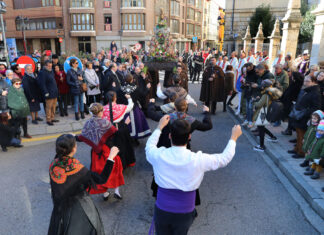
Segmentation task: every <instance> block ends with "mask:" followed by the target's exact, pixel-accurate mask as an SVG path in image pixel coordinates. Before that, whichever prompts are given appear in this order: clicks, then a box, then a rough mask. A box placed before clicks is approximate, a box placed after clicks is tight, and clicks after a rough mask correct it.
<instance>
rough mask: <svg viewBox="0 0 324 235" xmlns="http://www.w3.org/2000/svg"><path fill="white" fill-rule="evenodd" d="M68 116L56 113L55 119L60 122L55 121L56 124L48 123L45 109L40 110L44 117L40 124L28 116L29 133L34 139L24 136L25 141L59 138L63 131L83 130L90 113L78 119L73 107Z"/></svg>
mask: <svg viewBox="0 0 324 235" xmlns="http://www.w3.org/2000/svg"><path fill="white" fill-rule="evenodd" d="M68 113H69V116H68V117H61V116H60V115H59V114H57V113H56V114H55V119H57V120H59V122H56V123H54V126H49V125H47V124H46V117H45V113H44V112H43V111H41V112H39V117H40V118H42V119H43V121H42V122H38V125H35V124H32V122H31V117H28V134H29V135H31V136H32V137H33V138H32V139H25V138H23V143H24V144H26V143H31V142H38V141H43V140H48V139H54V138H57V136H58V135H59V134H63V133H78V132H80V131H81V130H82V128H83V126H84V124H85V122H86V121H87V120H88V119H89V118H90V115H86V118H85V119H83V120H82V119H80V121H76V120H75V117H74V111H73V109H72V108H71V109H69V110H68Z"/></svg>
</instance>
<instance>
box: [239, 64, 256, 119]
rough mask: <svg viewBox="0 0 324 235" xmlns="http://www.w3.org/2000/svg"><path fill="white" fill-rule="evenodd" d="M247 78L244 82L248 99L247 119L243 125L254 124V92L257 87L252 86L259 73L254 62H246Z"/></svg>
mask: <svg viewBox="0 0 324 235" xmlns="http://www.w3.org/2000/svg"><path fill="white" fill-rule="evenodd" d="M244 66H245V67H246V71H247V72H246V73H247V75H246V78H245V81H244V82H242V88H243V89H244V98H245V99H246V120H245V121H244V123H243V125H247V124H249V125H252V117H253V99H252V98H253V93H254V90H255V88H253V87H252V84H253V83H257V81H258V75H257V74H256V72H255V66H254V65H253V64H252V63H246V64H245V65H244Z"/></svg>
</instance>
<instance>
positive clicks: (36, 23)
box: [16, 18, 62, 31]
mask: <svg viewBox="0 0 324 235" xmlns="http://www.w3.org/2000/svg"><path fill="white" fill-rule="evenodd" d="M22 27H23V22H22V21H21V20H18V21H16V30H17V31H21V30H22ZM58 28H62V21H61V20H60V19H55V18H47V19H46V18H42V19H29V20H25V30H47V29H58Z"/></svg>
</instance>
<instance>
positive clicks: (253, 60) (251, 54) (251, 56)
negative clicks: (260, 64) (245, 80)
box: [246, 50, 256, 65]
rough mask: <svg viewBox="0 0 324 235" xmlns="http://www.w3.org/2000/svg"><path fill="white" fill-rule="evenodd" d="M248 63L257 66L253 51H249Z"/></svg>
mask: <svg viewBox="0 0 324 235" xmlns="http://www.w3.org/2000/svg"><path fill="white" fill-rule="evenodd" d="M246 62H247V63H252V64H253V65H256V60H255V58H254V56H253V52H252V50H249V56H248V57H247V58H246Z"/></svg>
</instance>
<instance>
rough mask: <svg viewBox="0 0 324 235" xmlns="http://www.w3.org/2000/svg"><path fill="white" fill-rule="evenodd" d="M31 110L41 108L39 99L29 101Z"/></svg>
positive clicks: (34, 110)
mask: <svg viewBox="0 0 324 235" xmlns="http://www.w3.org/2000/svg"><path fill="white" fill-rule="evenodd" d="M29 109H30V112H38V111H40V110H41V107H40V103H39V102H38V101H35V102H29Z"/></svg>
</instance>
